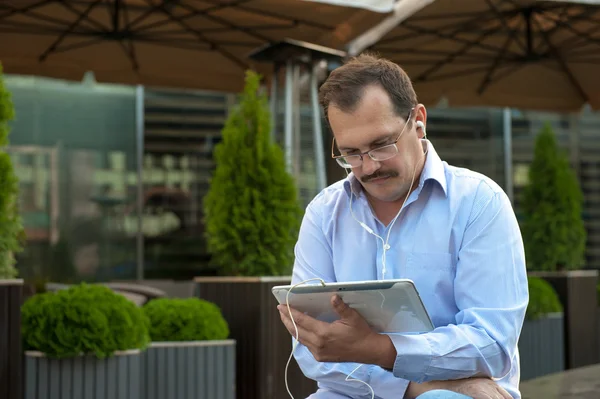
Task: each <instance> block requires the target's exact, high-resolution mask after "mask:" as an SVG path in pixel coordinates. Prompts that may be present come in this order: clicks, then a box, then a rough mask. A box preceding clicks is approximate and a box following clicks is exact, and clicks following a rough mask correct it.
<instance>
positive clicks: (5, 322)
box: [0, 279, 23, 399]
mask: <svg viewBox="0 0 600 399" xmlns="http://www.w3.org/2000/svg"><path fill="white" fill-rule="evenodd" d="M22 300H23V280H19V279H9V280H0V398H3V399H4V398H6V399H21V398H22V392H23V376H22V372H21V370H22V359H23V357H22V356H23V355H22V352H21V304H22Z"/></svg>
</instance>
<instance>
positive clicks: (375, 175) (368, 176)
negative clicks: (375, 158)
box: [360, 170, 398, 183]
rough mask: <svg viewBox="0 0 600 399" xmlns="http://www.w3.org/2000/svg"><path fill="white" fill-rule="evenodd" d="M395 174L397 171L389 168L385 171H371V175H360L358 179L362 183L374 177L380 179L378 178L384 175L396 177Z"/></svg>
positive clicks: (396, 174)
mask: <svg viewBox="0 0 600 399" xmlns="http://www.w3.org/2000/svg"><path fill="white" fill-rule="evenodd" d="M397 176H398V173H397V172H394V171H391V170H390V171H387V172H382V171H377V172H375V173H373V174H372V175H367V176H362V177H361V178H360V181H362V182H363V183H368V182H370V181H371V180H374V179H380V178H384V177H397Z"/></svg>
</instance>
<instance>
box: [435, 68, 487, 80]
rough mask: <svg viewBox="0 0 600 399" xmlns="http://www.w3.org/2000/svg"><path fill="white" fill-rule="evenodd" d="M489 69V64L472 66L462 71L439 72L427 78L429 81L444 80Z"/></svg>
mask: <svg viewBox="0 0 600 399" xmlns="http://www.w3.org/2000/svg"><path fill="white" fill-rule="evenodd" d="M487 70H488V66H487V65H486V66H483V67H475V68H470V69H463V70H461V71H457V72H448V73H445V74H439V75H436V76H433V77H431V78H429V79H427V82H434V81H439V80H444V79H449V78H456V77H459V76H465V75H471V74H474V73H478V72H484V71H487Z"/></svg>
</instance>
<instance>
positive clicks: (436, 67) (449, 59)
mask: <svg viewBox="0 0 600 399" xmlns="http://www.w3.org/2000/svg"><path fill="white" fill-rule="evenodd" d="M500 29H502V27H501V26H499V27H496V28H494V29H492V30H488V31H487V32H483V33H481V34H480V35H479V36H478V37H477V39H476V40H475V41H469V42H468V43H466V44H465V45H464V46H463V47H462V48H461V49H460V50H458V51H457V52H455V53H451V54H449V55H448V56H447V57H446V58H445V59H443V60H440V61H438V62H436V63H435V64H434V65H433V66H432V67H431V68H429V69H427V70H426V71H424V72H422V73H421V74H420V75H419V76H417V77H416V79H415V81H417V82H422V81H424V80H426V79H427V78H428V77H429V75H431V74H432V73H434V72H436V71H438V70H439V69H440V68H442V67H443V66H444V65H446V64H448V63H449V62H452V61H453V60H454V59H455V58H456V57H459V56H461V55H462V54H464V53H466V52H467V51H469V50H470V49H471V48H472V47H473V46H475V45H476V44H478V43H479V42H480V41H481V40H482V39H485V38H486V37H487V36H489V35H491V34H492V33H495V32H497V31H499V30H500Z"/></svg>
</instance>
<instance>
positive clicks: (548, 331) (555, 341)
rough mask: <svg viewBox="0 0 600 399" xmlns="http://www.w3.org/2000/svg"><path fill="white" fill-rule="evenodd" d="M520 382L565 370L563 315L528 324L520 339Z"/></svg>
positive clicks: (547, 317) (528, 322)
mask: <svg viewBox="0 0 600 399" xmlns="http://www.w3.org/2000/svg"><path fill="white" fill-rule="evenodd" d="M519 355H520V359H521V380H522V381H524V380H529V379H532V378H536V377H541V376H543V375H546V374H551V373H557V372H560V371H563V370H564V369H565V351H564V317H563V314H562V313H555V314H549V315H546V316H545V317H543V318H540V319H537V320H525V323H524V324H523V330H522V331H521V337H520V338H519Z"/></svg>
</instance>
